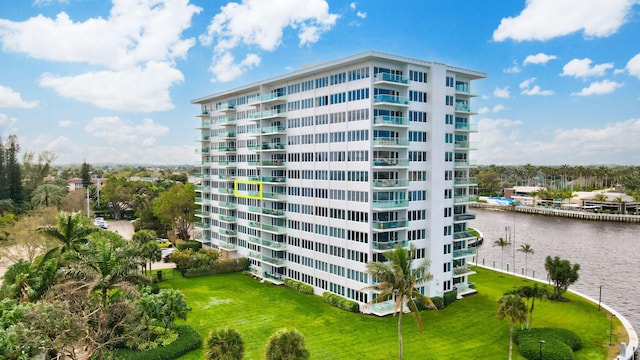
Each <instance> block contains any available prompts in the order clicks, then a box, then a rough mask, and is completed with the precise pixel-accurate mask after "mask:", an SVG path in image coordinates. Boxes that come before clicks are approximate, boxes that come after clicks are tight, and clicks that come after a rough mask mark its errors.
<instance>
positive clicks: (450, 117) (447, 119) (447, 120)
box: [444, 114, 453, 125]
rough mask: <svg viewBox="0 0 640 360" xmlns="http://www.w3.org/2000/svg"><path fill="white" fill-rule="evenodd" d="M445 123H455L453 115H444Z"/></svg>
mask: <svg viewBox="0 0 640 360" xmlns="http://www.w3.org/2000/svg"><path fill="white" fill-rule="evenodd" d="M444 123H445V124H446V125H453V115H450V114H447V115H445V116H444Z"/></svg>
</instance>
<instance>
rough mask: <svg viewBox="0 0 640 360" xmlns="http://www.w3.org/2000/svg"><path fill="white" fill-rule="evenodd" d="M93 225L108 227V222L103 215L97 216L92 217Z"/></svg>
mask: <svg viewBox="0 0 640 360" xmlns="http://www.w3.org/2000/svg"><path fill="white" fill-rule="evenodd" d="M93 225H94V226H97V227H99V228H102V229H106V228H108V227H109V223H108V222H107V221H106V220H105V219H104V218H103V217H97V218H95V219H93Z"/></svg>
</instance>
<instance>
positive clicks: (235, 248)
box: [218, 240, 237, 251]
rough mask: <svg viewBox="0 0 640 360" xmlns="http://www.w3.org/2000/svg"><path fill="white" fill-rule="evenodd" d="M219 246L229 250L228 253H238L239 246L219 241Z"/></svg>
mask: <svg viewBox="0 0 640 360" xmlns="http://www.w3.org/2000/svg"><path fill="white" fill-rule="evenodd" d="M218 246H219V247H221V248H223V249H225V250H227V251H236V250H237V246H236V244H232V243H228V242H226V241H222V240H221V241H219V242H218Z"/></svg>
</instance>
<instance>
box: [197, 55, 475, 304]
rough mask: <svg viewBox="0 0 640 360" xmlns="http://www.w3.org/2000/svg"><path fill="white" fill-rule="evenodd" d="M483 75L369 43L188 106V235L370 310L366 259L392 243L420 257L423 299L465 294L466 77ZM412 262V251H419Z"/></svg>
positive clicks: (470, 190)
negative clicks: (193, 133) (193, 131)
mask: <svg viewBox="0 0 640 360" xmlns="http://www.w3.org/2000/svg"><path fill="white" fill-rule="evenodd" d="M484 77H486V74H485V73H482V72H477V71H472V70H466V69H461V68H457V67H454V66H449V65H445V64H440V63H434V62H428V61H424V60H416V59H410V58H405V57H401V56H396V55H389V54H383V53H379V52H374V51H369V52H364V53H360V54H356V55H353V56H349V57H346V58H342V59H338V60H334V61H330V62H325V63H319V64H313V65H309V66H305V67H303V68H302V69H300V70H297V71H294V72H291V73H288V74H284V75H281V76H277V77H274V78H271V79H267V80H264V81H258V82H255V83H253V84H249V85H246V86H242V87H239V88H235V89H230V90H228V91H224V92H220V93H217V94H213V95H210V96H205V97H201V98H198V99H195V100H193V101H192V103H194V104H198V105H200V107H201V113H200V114H198V115H197V117H198V118H199V121H200V123H199V125H198V128H199V131H200V143H201V146H200V150H201V155H202V165H201V166H202V169H201V171H200V172H199V173H198V174H197V175H198V176H199V177H201V179H200V180H201V182H200V185H198V186H197V187H196V191H197V198H196V203H197V204H198V205H199V206H200V210H199V211H198V212H197V216H198V217H199V218H200V220H199V222H198V223H197V224H196V229H197V230H198V231H199V232H201V235H199V236H198V239H199V240H200V241H201V242H202V243H203V244H204V245H205V247H211V248H214V249H219V250H220V251H221V252H222V253H223V255H226V256H228V257H248V258H249V259H250V260H251V271H252V272H254V273H255V274H256V275H257V276H259V277H261V278H263V279H264V280H265V281H269V282H273V283H275V284H282V283H283V281H284V279H286V278H290V279H293V280H296V281H300V282H303V283H307V284H309V285H312V286H313V287H314V291H315V293H316V294H318V295H321V294H322V293H324V292H325V291H329V292H332V293H335V294H338V295H340V296H343V297H345V298H348V299H351V300H354V301H357V302H359V303H360V304H361V310H363V311H367V312H373V313H377V314H384V313H388V312H389V311H388V310H385V309H388V307H387V308H385V307H384V305H381V306H376V307H369V306H366V304H367V303H368V302H370V301H371V299H372V296H374V294H373V292H372V291H371V290H370V289H367V287H369V286H371V284H372V279H371V277H370V276H369V275H368V274H367V272H366V264H367V262H370V261H378V260H380V259H381V257H380V255H381V254H382V253H383V252H385V251H388V250H390V249H392V248H393V247H394V246H396V245H400V246H403V247H408V246H409V244H413V245H415V247H416V248H417V250H418V251H417V254H418V257H419V258H428V259H430V260H431V268H430V272H431V274H432V275H433V280H432V281H430V282H429V283H428V284H426V286H425V287H424V288H423V289H421V290H422V291H423V292H424V294H425V295H428V296H431V297H433V296H443V294H444V293H446V292H449V291H453V290H457V291H458V294H459V295H461V294H465V293H469V292H474V290H473V289H471V288H470V287H469V284H468V276H469V275H471V274H473V272H471V271H470V270H469V269H468V267H467V261H468V260H469V259H471V258H472V257H473V255H474V254H475V252H474V251H473V250H470V249H468V248H467V241H468V240H471V239H475V238H474V237H473V235H472V234H471V233H469V232H468V226H467V223H468V221H470V220H473V219H474V218H475V216H474V214H473V213H470V212H469V211H468V204H469V203H470V202H471V201H474V200H475V199H476V193H477V192H476V190H477V182H476V179H475V178H472V177H470V174H469V171H470V168H472V167H473V164H474V162H473V160H471V158H470V150H474V149H475V144H474V143H473V142H471V141H470V135H471V134H472V133H474V132H476V131H477V127H476V125H475V124H473V123H472V121H471V116H472V115H473V114H474V110H473V109H472V107H471V104H470V103H471V99H472V98H473V97H474V96H475V95H474V94H473V92H472V91H471V82H472V81H473V80H477V79H482V78H484ZM418 260H419V259H418Z"/></svg>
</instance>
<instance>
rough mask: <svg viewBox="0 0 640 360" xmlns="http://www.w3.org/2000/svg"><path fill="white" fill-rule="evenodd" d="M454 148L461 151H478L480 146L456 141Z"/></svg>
mask: <svg viewBox="0 0 640 360" xmlns="http://www.w3.org/2000/svg"><path fill="white" fill-rule="evenodd" d="M453 147H454V148H455V149H460V150H478V144H477V143H474V142H469V141H456V142H455V144H454V146H453Z"/></svg>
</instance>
